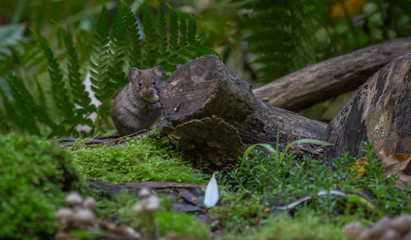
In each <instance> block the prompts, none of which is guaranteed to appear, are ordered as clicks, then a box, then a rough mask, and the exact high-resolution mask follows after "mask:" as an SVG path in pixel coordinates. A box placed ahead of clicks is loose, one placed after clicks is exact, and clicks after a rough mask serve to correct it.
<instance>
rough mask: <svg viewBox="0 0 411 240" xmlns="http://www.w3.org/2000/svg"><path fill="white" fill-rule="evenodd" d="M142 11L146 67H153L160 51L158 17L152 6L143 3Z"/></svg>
mask: <svg viewBox="0 0 411 240" xmlns="http://www.w3.org/2000/svg"><path fill="white" fill-rule="evenodd" d="M141 12H142V14H143V32H144V48H143V58H144V60H145V61H144V64H143V66H144V67H145V68H148V67H153V65H154V64H155V63H156V61H157V59H158V57H159V52H158V48H157V47H158V43H159V41H158V40H159V39H158V35H157V31H156V30H157V28H156V19H155V17H154V13H153V11H152V10H151V8H150V7H149V6H148V5H146V4H143V5H142V6H141Z"/></svg>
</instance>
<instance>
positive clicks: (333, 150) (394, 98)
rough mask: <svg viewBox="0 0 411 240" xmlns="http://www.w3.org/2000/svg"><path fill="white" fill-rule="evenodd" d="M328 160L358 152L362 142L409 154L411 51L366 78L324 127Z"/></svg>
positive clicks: (410, 140)
mask: <svg viewBox="0 0 411 240" xmlns="http://www.w3.org/2000/svg"><path fill="white" fill-rule="evenodd" d="M327 141H329V142H331V143H334V144H335V145H334V146H332V147H330V148H329V149H328V150H327V154H326V155H327V159H328V161H329V162H331V161H332V158H333V157H334V156H338V155H340V154H341V153H343V152H346V151H348V152H349V153H350V155H352V156H358V155H362V152H361V149H362V143H363V142H364V141H371V142H373V143H374V145H375V146H376V148H377V150H379V149H382V148H384V149H385V150H386V151H387V152H388V153H411V53H408V54H406V55H405V56H402V57H399V58H397V59H395V60H393V61H392V62H390V63H389V64H388V65H386V66H385V67H384V68H382V69H381V70H379V71H378V72H377V73H375V74H374V75H373V76H372V77H371V78H369V79H368V80H367V81H366V82H365V83H364V84H363V85H362V86H361V87H360V88H359V89H357V90H356V92H355V93H354V94H353V95H352V96H351V97H350V99H349V100H348V102H347V103H346V104H345V106H344V107H343V108H341V109H340V111H339V112H338V114H337V115H336V116H335V117H334V119H333V120H332V121H331V122H330V124H329V125H328V127H327Z"/></svg>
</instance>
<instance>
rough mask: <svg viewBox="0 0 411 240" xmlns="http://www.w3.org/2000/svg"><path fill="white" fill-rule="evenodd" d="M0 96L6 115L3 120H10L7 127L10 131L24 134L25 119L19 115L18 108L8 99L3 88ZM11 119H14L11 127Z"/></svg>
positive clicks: (0, 89) (0, 90)
mask: <svg viewBox="0 0 411 240" xmlns="http://www.w3.org/2000/svg"><path fill="white" fill-rule="evenodd" d="M0 79H1V78H0ZM0 95H1V101H2V105H3V108H4V115H3V117H2V118H3V119H4V120H7V119H8V120H9V121H8V122H7V125H8V126H7V125H6V126H7V127H10V129H13V130H17V131H19V132H23V129H24V123H23V119H24V118H23V117H22V116H21V115H19V114H18V112H17V108H16V107H15V106H14V104H13V102H12V101H10V100H9V99H8V97H7V96H6V94H5V92H4V90H3V89H2V88H1V87H0ZM10 119H13V120H14V121H13V123H12V124H10V125H9V123H10ZM10 129H9V130H10Z"/></svg>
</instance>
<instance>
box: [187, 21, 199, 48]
mask: <svg viewBox="0 0 411 240" xmlns="http://www.w3.org/2000/svg"><path fill="white" fill-rule="evenodd" d="M196 33H197V23H196V20H195V19H194V17H191V18H190V20H189V23H188V32H187V38H188V44H190V45H191V44H194V43H195V41H196Z"/></svg>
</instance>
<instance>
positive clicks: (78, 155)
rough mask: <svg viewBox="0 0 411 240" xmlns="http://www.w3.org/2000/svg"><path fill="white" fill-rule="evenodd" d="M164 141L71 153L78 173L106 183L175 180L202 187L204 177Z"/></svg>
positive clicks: (155, 140)
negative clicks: (198, 184) (78, 169)
mask: <svg viewBox="0 0 411 240" xmlns="http://www.w3.org/2000/svg"><path fill="white" fill-rule="evenodd" d="M169 146H170V145H169V144H168V141H167V140H165V139H152V138H150V137H148V136H145V137H143V138H142V139H140V140H139V141H130V142H128V143H125V144H122V145H117V146H110V147H101V148H94V149H80V150H77V151H74V157H75V162H76V163H77V164H78V165H79V168H80V171H81V173H83V174H84V175H86V176H87V177H89V178H93V179H100V180H103V181H109V182H133V181H176V182H186V183H201V184H204V183H206V181H204V175H203V174H199V173H195V169H193V168H192V167H191V166H190V165H189V164H187V163H183V162H182V161H181V157H180V155H179V154H178V153H176V152H175V151H173V150H172V149H171V148H170V147H169Z"/></svg>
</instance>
